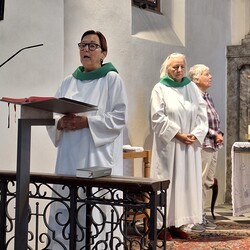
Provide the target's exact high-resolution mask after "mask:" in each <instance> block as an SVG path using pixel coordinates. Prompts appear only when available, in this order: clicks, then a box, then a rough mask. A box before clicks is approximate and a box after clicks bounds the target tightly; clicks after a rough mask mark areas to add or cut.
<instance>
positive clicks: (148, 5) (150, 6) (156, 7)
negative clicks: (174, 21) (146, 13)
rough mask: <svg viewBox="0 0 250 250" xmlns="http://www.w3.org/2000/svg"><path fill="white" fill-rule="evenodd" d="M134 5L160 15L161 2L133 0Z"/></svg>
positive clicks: (155, 0) (157, 0)
mask: <svg viewBox="0 0 250 250" xmlns="http://www.w3.org/2000/svg"><path fill="white" fill-rule="evenodd" d="M131 2H132V5H133V6H135V7H138V8H141V9H145V10H151V11H154V12H157V13H160V11H161V8H160V7H161V6H160V0H132V1H131Z"/></svg>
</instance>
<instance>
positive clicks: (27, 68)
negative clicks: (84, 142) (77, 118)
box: [0, 0, 250, 203]
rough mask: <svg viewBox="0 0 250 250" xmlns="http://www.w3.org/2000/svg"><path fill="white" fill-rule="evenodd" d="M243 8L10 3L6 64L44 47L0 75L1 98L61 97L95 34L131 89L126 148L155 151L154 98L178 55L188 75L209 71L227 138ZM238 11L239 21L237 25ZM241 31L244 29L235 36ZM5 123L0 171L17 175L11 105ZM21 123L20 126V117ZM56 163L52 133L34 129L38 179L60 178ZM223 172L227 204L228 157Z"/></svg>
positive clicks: (102, 0) (2, 42)
mask: <svg viewBox="0 0 250 250" xmlns="http://www.w3.org/2000/svg"><path fill="white" fill-rule="evenodd" d="M236 1H237V2H238V0H231V1H230V0H221V1H217V0H210V1H209V2H208V1H206V0H201V1H197V0H190V1H188V5H187V3H186V4H185V2H186V1H184V0H178V1H177V0H166V1H165V0H164V1H162V6H163V9H162V15H161V16H152V13H145V10H142V9H135V7H132V6H131V3H130V0H126V1H124V0H109V1H107V0H91V3H90V1H82V0H74V1H72V0H64V1H60V0H53V1H51V0H36V1H31V0H22V1H17V0H13V1H5V17H4V20H3V21H0V51H1V53H0V63H1V62H3V61H4V60H5V59H7V58H8V57H9V56H11V55H12V54H14V53H15V52H16V51H18V50H19V49H20V48H22V47H25V46H29V45H33V44H39V43H43V44H44V45H43V46H42V47H39V48H34V49H32V50H29V51H28V50H27V51H26V50H25V51H22V52H21V53H20V54H19V55H17V56H16V57H15V58H13V59H12V60H11V61H10V62H9V63H7V64H6V65H4V66H3V67H2V68H0V79H1V81H0V84H1V96H11V97H26V96H30V95H44V96H51V95H54V93H55V91H56V89H57V88H58V86H59V85H60V83H61V81H62V79H63V78H64V77H65V76H67V75H69V74H71V73H72V72H73V71H74V70H75V68H76V67H78V66H79V53H78V48H77V43H78V42H79V39H80V37H81V35H82V33H83V32H84V31H86V30H88V29H95V30H100V31H102V32H103V33H104V34H105V36H106V38H107V40H108V57H107V59H106V60H105V61H106V62H108V61H111V62H112V63H113V64H114V65H115V67H116V68H117V69H118V71H119V73H120V74H121V76H122V78H123V79H124V82H125V85H126V89H127V94H128V98H129V120H128V126H127V128H126V130H125V135H126V137H125V143H129V144H131V145H134V146H143V147H144V148H146V149H150V147H151V141H152V139H151V134H150V125H149V100H150V94H151V90H152V88H153V86H154V85H155V84H156V83H157V82H158V80H159V70H160V67H161V64H162V62H163V61H164V60H165V58H166V57H167V55H168V54H170V53H172V52H181V53H184V54H186V56H187V62H188V67H190V66H191V65H193V64H196V63H204V64H206V65H207V66H209V67H210V69H211V72H212V74H213V82H214V85H213V87H212V88H211V94H212V97H213V99H214V102H215V105H216V107H217V109H218V111H219V114H220V116H221V120H222V129H224V130H225V131H226V112H225V111H226V56H225V53H226V52H225V51H226V46H227V45H231V44H232V42H235V43H237V42H239V41H240V39H241V38H243V37H244V35H245V33H246V30H247V29H248V30H249V28H250V27H249V15H247V14H245V15H244V16H245V19H244V20H240V19H236V17H237V18H238V17H239V15H240V12H241V10H242V8H243V7H242V5H243V6H245V7H248V14H249V12H250V11H249V4H248V3H247V0H241V4H240V5H239V8H238V9H237V7H236V6H235V3H236ZM107 2H108V3H107ZM180 6H181V7H182V8H178V7H180ZM183 6H184V7H183ZM232 6H234V7H235V8H236V9H235V13H237V15H235V16H234V18H233V17H232ZM245 13H246V11H245ZM154 15H155V14H154ZM178 16H181V17H180V19H179V20H178V18H177V17H178ZM232 20H234V22H233V24H232ZM141 22H144V27H143V26H141V25H142V23H141ZM178 22H179V24H180V25H178ZM243 24H244V25H243ZM147 25H148V26H147ZM238 25H243V26H244V28H243V29H240V30H237V31H236V27H238ZM150 27H151V28H150ZM241 27H242V26H241ZM166 30H167V32H166ZM243 33H244V34H243ZM0 115H1V120H0V128H1V131H2V132H1V133H2V134H1V141H0V159H1V161H2V164H1V166H0V169H6V170H8V169H10V170H15V166H16V139H17V134H16V131H17V122H15V114H14V112H13V110H12V109H11V127H10V128H7V117H8V109H7V105H6V104H5V103H0ZM16 115H17V118H18V112H17V114H16ZM55 155H56V149H55V148H54V147H53V145H52V143H51V142H50V140H49V138H48V136H47V133H46V130H45V128H44V127H36V128H32V154H31V171H34V172H54V165H55ZM135 165H136V167H135V169H134V170H133V174H134V175H136V176H138V175H141V170H140V162H137V163H136V164H135ZM219 165H220V166H221V167H220V169H219V170H218V173H217V174H218V176H219V179H220V180H221V183H222V185H221V187H222V188H221V191H220V195H219V202H220V203H222V202H223V199H224V191H225V189H224V181H225V168H226V163H225V152H224V151H223V150H222V151H221V152H220V159H219ZM136 169H137V170H136ZM138 169H139V170H138Z"/></svg>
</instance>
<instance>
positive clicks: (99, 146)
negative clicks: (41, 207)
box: [48, 30, 127, 249]
mask: <svg viewBox="0 0 250 250" xmlns="http://www.w3.org/2000/svg"><path fill="white" fill-rule="evenodd" d="M78 48H79V53H80V61H81V64H82V66H80V67H78V68H77V69H76V70H75V71H74V72H73V73H72V75H70V76H68V77H67V78H66V79H65V80H64V81H63V82H62V84H61V86H60V87H59V89H58V91H57V92H56V95H55V96H56V97H58V98H60V97H66V98H70V99H73V100H76V101H81V102H85V103H89V104H93V105H96V106H97V107H98V110H95V111H90V112H86V113H81V114H69V115H65V116H59V115H58V116H55V120H56V125H55V126H52V127H48V132H49V135H50V137H51V139H52V141H53V143H54V144H55V146H56V147H58V154H57V161H56V173H57V174H64V175H75V174H76V169H77V168H84V167H93V166H103V167H110V168H112V175H123V152H122V150H123V134H122V131H123V128H124V127H125V124H126V119H127V96H126V91H125V87H124V83H123V80H122V79H121V77H120V75H119V74H118V72H117V70H116V68H115V67H114V66H113V65H112V64H111V63H106V64H104V63H103V61H104V59H105V57H106V56H107V51H108V48H107V42H106V39H105V37H104V35H103V34H102V33H101V32H99V31H94V30H89V31H86V32H85V33H84V34H83V35H82V37H81V41H80V43H78ZM54 215H55V214H54ZM61 230H62V227H61ZM92 233H94V232H92ZM80 236H81V235H80ZM80 236H79V237H80ZM85 237H86V236H85ZM104 239H105V238H104ZM81 247H83V245H81ZM53 249H56V247H54V248H53ZM103 249H105V248H103Z"/></svg>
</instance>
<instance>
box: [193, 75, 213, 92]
mask: <svg viewBox="0 0 250 250" xmlns="http://www.w3.org/2000/svg"><path fill="white" fill-rule="evenodd" d="M196 84H197V86H198V87H199V88H200V89H201V90H202V91H203V92H205V91H206V90H207V89H208V88H209V87H211V85H212V75H211V74H210V72H209V70H204V71H203V73H202V74H201V76H200V78H199V79H197V83H196Z"/></svg>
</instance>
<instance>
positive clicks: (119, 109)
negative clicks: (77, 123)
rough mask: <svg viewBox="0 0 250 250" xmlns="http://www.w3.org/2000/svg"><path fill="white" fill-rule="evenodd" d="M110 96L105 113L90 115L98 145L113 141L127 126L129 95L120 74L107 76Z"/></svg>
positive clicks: (89, 122) (95, 141) (93, 136)
mask: <svg viewBox="0 0 250 250" xmlns="http://www.w3.org/2000/svg"><path fill="white" fill-rule="evenodd" d="M106 84H108V96H107V104H106V110H105V112H104V113H103V114H100V115H96V116H90V117H88V124H89V129H90V133H91V135H92V138H93V140H94V144H95V146H96V147H99V146H103V145H105V144H108V143H112V142H113V141H114V140H115V139H116V138H117V137H118V136H119V135H120V133H121V131H122V130H123V128H124V127H125V124H126V120H127V96H126V91H125V87H124V85H123V81H122V79H121V78H120V76H119V75H118V74H109V75H108V76H107V83H106Z"/></svg>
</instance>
